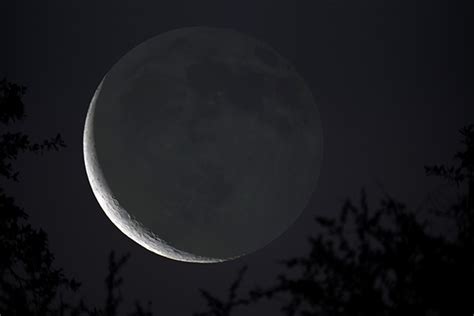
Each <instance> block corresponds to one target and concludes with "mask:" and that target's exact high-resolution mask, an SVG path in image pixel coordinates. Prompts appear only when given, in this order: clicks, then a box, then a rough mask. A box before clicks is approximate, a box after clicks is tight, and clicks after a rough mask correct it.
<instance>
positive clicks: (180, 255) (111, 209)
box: [83, 76, 233, 263]
mask: <svg viewBox="0 0 474 316" xmlns="http://www.w3.org/2000/svg"><path fill="white" fill-rule="evenodd" d="M106 77H107V76H106ZM106 77H105V78H106ZM105 78H104V79H103V80H102V82H101V83H100V84H99V86H98V88H97V90H96V91H95V93H94V96H93V98H92V101H91V104H90V107H89V110H88V112H87V117H86V123H85V128H84V138H83V148H84V164H85V167H86V173H87V177H88V178H89V183H90V186H91V188H92V191H93V192H94V195H95V197H96V199H97V201H98V202H99V205H100V206H101V208H102V210H103V211H104V212H105V214H106V215H107V217H108V218H109V219H110V220H111V221H112V222H113V223H114V224H115V226H117V228H118V229H119V230H120V231H121V232H122V233H124V234H125V235H126V236H128V237H129V238H130V239H132V240H133V241H135V242H136V243H138V244H139V245H141V246H142V247H144V248H145V249H148V250H149V251H151V252H154V253H156V254H158V255H161V256H163V257H166V258H169V259H173V260H178V261H184V262H194V263H217V262H223V261H227V260H231V259H233V258H227V259H222V258H209V257H201V256H196V255H194V254H191V253H188V252H185V251H182V250H179V249H176V248H174V247H173V246H171V245H170V244H168V243H167V242H166V241H165V240H163V239H161V238H159V237H158V236H157V235H156V234H154V233H153V232H152V231H150V230H149V229H148V228H147V227H145V226H143V225H142V224H141V223H140V222H139V221H137V220H136V219H135V218H133V217H132V216H131V215H130V214H129V213H128V212H127V211H126V210H125V209H124V208H123V207H122V206H121V205H120V202H119V201H118V200H117V199H116V198H115V197H114V195H113V193H112V191H111V190H110V187H109V185H108V184H107V181H106V179H105V177H104V175H103V174H102V171H101V169H100V166H99V163H98V161H97V155H96V149H95V141H94V124H93V122H94V112H95V107H96V103H97V97H98V96H99V94H100V91H101V88H102V83H103V82H104V80H105Z"/></svg>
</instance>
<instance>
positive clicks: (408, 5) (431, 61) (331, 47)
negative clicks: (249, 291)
mask: <svg viewBox="0 0 474 316" xmlns="http://www.w3.org/2000/svg"><path fill="white" fill-rule="evenodd" d="M363 3H364V4H360V1H337V0H336V1H326V0H324V1H312V2H311V5H303V4H301V3H297V2H296V1H219V2H217V1H216V2H215V3H212V2H209V1H206V2H204V1H190V0H187V1H123V0H117V1H88V0H87V1H18V0H15V1H3V2H2V4H1V5H0V21H1V22H0V23H1V24H0V26H1V29H2V41H1V49H0V77H3V76H6V77H7V78H8V79H9V80H11V81H14V82H17V83H20V84H23V85H26V86H27V87H28V92H27V95H26V97H25V98H24V102H25V104H26V113H27V115H28V116H29V117H28V119H27V120H26V122H25V123H24V124H23V125H22V127H23V128H24V129H25V130H26V131H27V132H29V133H31V134H32V135H33V136H34V137H37V139H41V138H43V137H48V136H54V135H55V134H56V133H57V132H60V133H61V134H62V136H63V138H64V140H65V142H66V144H67V148H65V149H63V150H61V151H60V152H59V153H48V154H45V155H43V156H33V155H26V156H25V157H24V158H22V159H21V160H20V161H19V162H18V163H19V168H20V170H21V171H22V174H21V178H20V182H18V183H16V184H9V187H8V189H10V190H11V192H14V195H15V197H17V199H18V202H19V204H20V205H22V206H23V207H24V208H25V210H26V211H27V212H28V213H29V214H30V219H31V221H32V223H33V224H34V225H35V226H37V227H41V228H43V229H44V230H45V231H46V232H47V233H48V235H49V240H50V246H51V249H52V251H53V253H54V254H55V256H56V261H57V265H58V266H60V267H63V268H64V270H65V271H66V274H67V275H70V276H74V277H75V278H77V279H78V280H80V281H82V284H83V286H82V290H83V293H85V297H86V299H87V300H89V301H91V302H93V303H100V302H102V301H103V300H104V290H103V278H104V277H105V274H106V272H107V270H106V260H107V255H108V253H109V251H110V250H112V249H114V250H116V251H117V252H118V253H125V252H130V253H131V259H130V261H129V263H128V264H127V265H126V267H125V269H124V271H123V277H124V282H125V283H124V286H123V289H122V293H123V295H124V297H125V300H126V304H125V305H129V304H130V303H133V301H134V300H135V299H140V300H142V301H145V302H146V301H147V300H149V299H150V300H152V301H153V306H154V311H155V313H156V314H162V315H189V314H191V313H192V312H194V311H198V310H201V309H202V307H203V306H204V301H203V300H202V299H201V297H200V296H199V293H198V288H206V289H209V290H211V291H214V292H216V293H220V292H222V293H226V290H227V287H228V285H229V283H230V282H231V281H232V280H233V278H234V276H235V273H236V272H237V270H238V268H239V267H241V266H243V265H248V266H249V273H248V277H247V279H246V285H247V286H250V285H252V284H254V283H267V282H269V281H271V280H272V279H273V277H274V276H275V275H276V274H277V273H278V271H279V269H280V268H279V266H278V265H277V264H276V263H275V261H276V260H277V259H281V258H287V257H289V256H291V255H296V254H301V253H303V252H304V251H305V250H307V245H306V237H307V236H308V235H309V234H311V232H313V230H314V228H315V225H314V224H313V220H312V219H313V218H314V216H315V215H323V214H325V215H331V214H336V212H337V211H339V209H340V206H341V204H342V201H343V200H344V199H345V198H346V197H354V198H356V197H357V196H358V194H359V192H360V190H361V188H362V187H364V188H366V189H367V191H368V194H369V198H370V197H371V198H370V201H371V202H372V204H374V203H375V202H376V201H377V198H379V197H380V195H381V194H382V192H387V193H389V194H391V195H392V196H394V197H395V198H397V199H399V200H401V201H403V202H406V203H407V204H409V205H411V206H417V205H419V204H420V203H421V201H422V200H423V198H424V197H425V196H426V195H427V194H428V193H429V192H430V191H431V190H433V189H434V188H435V187H436V185H437V182H436V181H434V179H431V178H427V177H426V176H425V173H424V169H423V166H424V165H425V164H434V163H443V162H449V161H450V160H451V158H452V154H453V153H454V152H455V151H456V150H457V149H458V148H459V145H458V140H459V136H458V129H459V128H461V127H462V126H463V125H465V124H467V123H469V122H472V121H473V118H474V106H472V105H473V101H474V100H473V99H474V98H473V90H472V88H473V70H474V69H473V59H472V56H474V52H473V44H472V38H474V37H473V34H468V31H467V30H468V29H470V27H472V21H473V12H474V11H473V10H472V7H468V5H467V3H468V1H466V4H464V3H463V2H461V1H458V2H457V1H445V2H444V3H440V2H438V1H363ZM468 24H470V25H468ZM200 25H203V26H212V27H228V28H232V29H234V30H236V31H240V32H243V33H245V34H248V35H250V36H253V37H255V38H257V39H260V40H262V41H264V42H266V43H268V44H269V45H270V46H272V47H273V48H275V49H276V50H277V51H278V52H279V53H280V54H281V55H282V56H284V57H286V58H287V59H288V60H290V61H291V62H292V63H293V65H294V66H295V68H296V69H297V71H298V72H299V73H300V74H301V75H302V77H303V78H305V80H306V82H307V83H308V85H309V87H310V88H311V91H312V93H313V95H314V98H315V101H316V102H317V104H318V106H319V111H320V113H321V120H322V126H323V138H324V156H323V163H322V167H321V175H320V178H319V183H318V187H317V189H316V191H315V192H314V194H313V196H312V198H311V200H310V201H309V203H308V205H307V207H306V209H305V211H304V213H303V215H302V216H301V217H300V218H299V219H298V221H297V222H296V223H295V225H293V226H292V227H291V228H290V229H289V231H287V232H286V233H285V234H284V235H283V236H281V237H280V238H278V239H277V240H275V241H274V242H273V243H271V244H270V245H268V246H267V247H265V248H264V249H262V250H259V251H257V252H255V253H253V254H251V255H248V256H246V257H243V258H241V259H238V260H235V261H230V262H225V263H220V264H209V265H202V264H189V263H182V262H177V261H172V260H169V259H165V258H163V257H160V256H158V255H155V254H153V253H151V252H149V251H147V250H145V249H144V248H142V247H141V246H139V245H138V244H136V243H135V242H133V241H132V240H131V239H129V238H128V237H126V236H125V235H124V234H122V233H121V232H120V231H119V230H118V229H117V228H116V227H115V225H113V224H112V223H111V222H110V220H109V219H108V218H107V217H106V215H105V214H104V212H103V211H102V210H101V208H100V207H99V205H98V203H97V201H96V199H95V197H94V195H93V193H92V190H91V188H90V185H89V182H88V180H87V176H86V172H85V168H84V161H83V154H82V137H83V128H84V122H85V117H86V112H87V109H88V107H89V103H90V101H91V98H92V96H93V93H94V91H95V89H96V87H97V85H98V84H99V82H100V81H101V80H102V77H103V76H104V75H105V74H106V73H107V72H108V71H109V69H110V68H111V67H112V65H114V64H115V63H116V62H117V61H118V59H119V58H120V57H121V56H123V55H124V54H125V53H127V52H128V51H129V50H130V49H132V48H133V47H135V46H136V45H138V44H139V43H141V42H143V41H144V40H146V39H148V38H150V37H153V36H155V35H158V34H160V33H162V32H165V31H169V30H172V29H175V28H180V27H186V26H200ZM127 307H129V306H124V308H123V309H122V311H128V310H129V308H127ZM264 311H265V312H269V311H273V310H272V309H271V308H267V307H265V306H257V307H255V308H251V310H246V311H245V312H243V314H242V315H262V313H263V312H264Z"/></svg>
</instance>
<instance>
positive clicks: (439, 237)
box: [196, 125, 474, 316]
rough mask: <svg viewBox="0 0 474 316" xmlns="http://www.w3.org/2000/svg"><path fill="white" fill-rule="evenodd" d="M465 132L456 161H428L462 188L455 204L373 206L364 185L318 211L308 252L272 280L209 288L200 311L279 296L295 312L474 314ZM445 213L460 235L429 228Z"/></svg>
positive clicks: (217, 311) (472, 131) (469, 135)
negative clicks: (227, 294)
mask: <svg viewBox="0 0 474 316" xmlns="http://www.w3.org/2000/svg"><path fill="white" fill-rule="evenodd" d="M461 136H462V137H463V144H464V147H465V149H464V151H460V152H458V153H457V154H456V155H455V161H456V162H457V163H458V164H457V165H455V166H445V165H437V166H427V167H426V173H427V174H428V175H436V176H439V177H442V178H444V179H447V180H449V181H452V182H453V183H454V185H456V186H457V188H458V189H459V190H460V191H461V192H460V193H461V194H460V198H459V200H457V201H453V203H452V205H451V206H450V207H449V208H448V209H434V210H429V213H428V214H429V216H428V217H427V218H422V217H421V216H419V214H418V213H417V212H416V211H414V210H410V209H409V208H407V207H406V206H405V205H404V204H402V203H400V202H397V201H395V200H394V199H393V198H391V197H390V196H388V195H385V196H384V197H383V198H382V199H381V201H380V203H379V205H378V206H377V207H375V208H371V207H369V203H368V199H367V195H366V193H365V192H364V191H362V193H361V197H360V200H359V202H358V203H354V202H353V201H351V200H350V199H348V200H346V202H345V203H344V205H343V206H342V209H341V212H340V213H339V215H338V216H337V217H335V218H327V217H317V218H316V225H317V228H316V229H315V231H316V233H315V234H314V236H311V237H309V238H308V242H309V245H310V250H309V252H308V253H306V254H305V255H302V256H298V257H294V258H290V259H286V260H283V261H281V264H282V265H283V267H284V270H283V272H282V273H281V274H279V275H278V276H277V278H276V282H275V283H274V284H273V285H271V286H266V287H263V286H259V287H256V288H254V289H252V290H251V291H250V292H249V293H248V294H246V295H244V296H243V298H240V299H236V298H235V297H233V298H232V299H227V300H226V301H225V300H222V299H219V298H218V297H217V296H215V295H212V294H210V293H208V292H202V295H203V298H204V299H205V301H206V302H207V305H208V311H207V312H204V313H201V314H196V315H215V316H230V315H231V314H232V313H233V312H234V311H235V309H236V308H238V307H242V306H245V305H250V304H252V303H255V302H259V301H262V300H265V299H267V300H274V299H276V298H279V300H278V301H281V300H283V301H284V303H283V304H282V306H281V311H282V313H283V314H285V315H288V316H290V315H297V314H298V315H302V316H309V315H323V316H325V315H404V314H408V315H454V314H458V315H462V314H463V315H464V314H465V313H467V314H469V313H472V312H473V311H474V306H473V305H474V303H473V301H472V287H473V284H474V259H473V258H474V256H472V251H473V249H474V248H473V245H474V243H473V236H474V231H473V227H474V226H473V221H472V219H473V205H474V204H473V193H474V192H473V190H474V185H473V179H474V177H473V175H474V172H473V170H474V125H470V126H467V127H465V128H463V129H462V130H461ZM462 184H467V190H465V191H467V193H466V192H465V191H463V189H462ZM438 217H441V218H442V219H443V220H444V221H454V223H455V227H456V228H457V229H456V232H457V234H456V236H454V238H450V237H449V236H447V234H446V232H443V231H442V232H438V233H434V232H432V231H431V230H430V229H429V228H430V225H431V223H432V221H431V220H432V219H433V218H438ZM295 275H296V276H295ZM241 280H242V275H239V277H238V284H240V282H241ZM232 291H234V292H235V289H232ZM232 302H237V303H235V304H232ZM229 304H230V305H229ZM222 306H230V308H227V309H223V308H222Z"/></svg>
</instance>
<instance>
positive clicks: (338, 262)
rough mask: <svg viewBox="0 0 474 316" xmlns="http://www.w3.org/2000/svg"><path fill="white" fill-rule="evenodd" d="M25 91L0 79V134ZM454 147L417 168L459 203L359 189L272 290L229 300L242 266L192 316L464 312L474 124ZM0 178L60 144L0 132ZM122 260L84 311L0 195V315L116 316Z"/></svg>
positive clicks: (473, 279)
mask: <svg viewBox="0 0 474 316" xmlns="http://www.w3.org/2000/svg"><path fill="white" fill-rule="evenodd" d="M25 92H26V89H25V88H24V87H22V86H20V85H16V84H14V83H11V82H8V81H7V80H6V79H4V80H2V81H0V124H1V125H2V126H3V127H4V128H6V127H10V126H11V125H12V124H14V123H18V122H21V121H22V120H23V119H24V118H25V117H26V115H25V111H24V104H23V102H22V97H23V95H24V93H25ZM461 136H462V137H463V145H464V150H463V151H460V152H458V153H457V154H456V155H455V157H454V161H455V162H456V164H455V165H449V166H447V165H434V166H427V167H425V170H426V173H427V175H433V176H438V177H441V178H443V179H446V180H447V181H449V182H451V183H452V184H453V186H454V187H455V188H456V189H457V190H458V191H459V192H460V194H459V199H457V200H455V201H453V203H452V204H451V205H450V206H449V207H448V208H445V209H430V210H429V211H430V212H429V213H428V214H429V216H427V217H426V216H425V217H423V216H420V214H419V213H417V212H416V211H414V210H411V209H410V208H408V207H407V206H405V205H404V204H402V203H400V202H398V201H395V200H394V199H393V198H391V197H390V196H389V195H385V196H383V198H382V199H381V200H380V202H379V203H378V205H377V206H376V207H375V208H373V207H370V206H369V202H368V198H367V195H366V193H365V192H364V191H362V192H361V196H360V199H359V201H358V202H357V203H355V202H353V201H352V200H350V199H348V200H346V202H345V203H344V205H343V206H342V209H341V212H340V213H339V215H338V216H337V217H335V218H326V217H317V218H316V227H317V228H316V230H315V233H314V235H313V236H310V237H309V238H308V243H309V246H310V249H309V252H308V253H306V254H304V255H301V256H298V257H294V258H290V259H286V260H282V261H281V262H280V263H281V265H282V268H283V271H282V272H281V273H280V274H279V275H278V276H277V277H276V280H275V282H274V284H271V285H269V286H257V287H255V288H253V289H252V290H250V291H249V292H248V293H245V294H243V295H239V289H240V287H241V285H242V282H243V281H244V275H245V272H246V271H247V267H244V268H242V269H241V270H240V271H239V272H238V274H237V277H236V280H235V281H234V282H233V283H232V284H231V286H230V287H229V289H228V295H227V296H226V297H225V298H224V299H222V298H219V297H217V296H216V295H214V294H211V293H210V292H208V291H206V290H201V295H202V297H203V298H204V300H205V301H206V303H207V311H204V312H200V313H195V314H194V315H196V316H230V315H232V314H233V313H234V311H235V310H236V309H238V308H250V306H251V305H252V304H255V303H258V302H265V301H274V300H276V299H277V298H278V302H283V303H282V306H281V311H282V313H283V314H285V315H297V314H299V315H303V316H308V315H322V316H325V315H355V316H357V315H382V316H384V315H402V314H410V315H412V314H419V315H452V314H463V313H468V314H469V313H472V312H473V306H472V303H471V301H472V300H471V296H472V294H471V291H472V284H474V256H472V255H471V252H472V250H473V249H474V248H473V247H474V232H473V229H474V125H469V126H466V127H465V128H463V129H462V130H461ZM0 137H1V139H0V175H1V178H2V179H3V180H5V181H6V183H8V181H18V180H19V172H18V171H17V170H16V169H15V168H14V162H15V160H16V159H17V158H18V157H19V155H20V154H22V153H27V152H33V153H40V154H41V153H44V152H46V151H50V150H59V149H60V148H62V147H65V144H64V141H63V140H62V138H61V136H60V135H57V136H55V137H53V138H50V139H46V140H43V141H40V142H33V141H31V140H30V137H29V136H28V135H26V134H24V133H22V132H9V131H3V130H2V134H1V135H0ZM438 218H441V219H442V220H443V221H446V222H447V221H450V222H453V223H454V225H455V227H456V228H457V229H456V234H455V236H454V237H449V238H448V236H447V234H445V232H444V231H441V232H433V231H432V230H430V227H431V225H432V222H433V221H434V220H436V219H438ZM128 259H129V255H128V254H125V255H123V256H119V257H117V256H116V255H115V253H114V252H111V253H110V255H109V260H108V275H107V276H106V278H105V291H106V300H105V302H104V305H103V306H102V307H96V306H91V305H90V304H88V303H86V302H85V301H84V299H82V298H79V297H78V293H77V292H78V290H79V288H80V284H79V282H77V281H76V280H74V279H73V278H68V277H66V276H65V274H64V271H63V270H62V269H60V268H57V267H56V266H55V265H54V256H53V254H52V253H51V251H50V250H49V248H48V239H47V235H46V233H45V232H44V231H42V230H41V229H35V228H33V227H32V226H31V225H30V224H29V223H28V216H27V214H26V213H25V211H24V210H23V209H22V208H20V207H19V206H17V205H16V203H15V200H14V199H13V198H12V197H11V196H9V195H8V194H7V192H6V191H5V189H4V188H0V314H2V315H22V316H23V315H25V316H26V315H89V316H113V315H118V314H119V307H120V305H121V304H122V302H123V297H122V295H121V291H120V288H121V285H122V283H123V280H122V278H121V277H120V272H121V269H122V268H123V266H124V265H125V264H126V262H127V261H128ZM128 315H130V316H151V315H152V312H151V302H148V304H147V307H146V308H145V307H143V306H142V305H141V304H140V303H139V302H136V303H135V306H134V310H133V311H132V312H131V313H129V314H128Z"/></svg>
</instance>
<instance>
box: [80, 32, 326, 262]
mask: <svg viewBox="0 0 474 316" xmlns="http://www.w3.org/2000/svg"><path fill="white" fill-rule="evenodd" d="M83 137H84V138H83V150H84V153H83V154H84V163H85V169H86V173H87V176H88V179H89V183H90V186H91V188H92V191H93V193H94V195H95V197H96V199H97V201H98V203H99V204H100V206H101V208H102V210H103V211H104V212H105V214H106V215H107V217H108V218H109V219H110V220H111V221H112V223H114V224H115V226H117V228H118V229H119V230H120V231H121V232H123V233H124V234H125V235H126V236H128V237H129V238H131V239H132V240H133V241H135V242H136V243H138V244H139V245H141V246H143V247H144V248H146V249H147V250H149V251H151V252H153V253H156V254H158V255H161V256H163V257H166V258H169V259H172V260H177V261H184V262H196V263H213V262H223V261H228V260H232V259H235V258H238V257H242V256H243V255H246V254H249V253H251V252H254V251H256V250H258V249H260V248H262V247H264V246H266V245H267V244H269V243H270V242H271V241H272V240H274V239H275V238H277V237H278V236H280V235H281V234H282V233H283V232H284V231H285V230H286V229H288V227H289V226H290V225H291V224H292V223H294V221H295V220H296V218H297V217H298V216H299V214H301V212H302V211H303V209H304V207H305V205H306V204H307V202H308V200H309V197H310V194H311V193H312V192H313V190H314V188H315V185H316V182H317V179H318V175H319V168H320V165H321V155H322V132H321V122H320V117H319V112H318V109H317V106H316V105H315V103H314V99H313V97H312V94H311V91H310V89H309V87H308V86H307V85H306V83H305V82H304V80H303V78H301V76H300V75H299V74H298V73H297V72H296V70H295V69H294V67H292V66H291V64H290V63H289V61H288V60H286V59H285V58H283V57H282V56H281V55H279V54H278V53H277V52H276V51H275V50H273V49H272V48H271V47H269V46H268V45H266V44H264V43H262V42H260V41H258V40H256V39H253V38H251V37H248V36H246V35H244V34H241V33H238V32H235V31H232V30H227V29H214V28H207V27H191V28H182V29H177V30H173V31H169V32H166V33H163V34H161V35H158V36H156V37H154V38H151V39H149V40H147V41H145V42H143V43H142V44H140V45H138V46H136V47H135V48H134V49H132V50H131V51H130V52H128V53H127V54H126V55H124V56H123V57H122V58H121V59H120V60H119V61H118V62H117V63H116V64H115V65H114V66H113V67H112V68H111V69H110V70H109V72H108V73H107V74H106V75H105V76H104V78H103V79H102V81H101V83H100V84H99V86H98V88H97V90H96V91H95V93H94V96H93V98H92V100H91V103H90V106H89V110H88V112H87V116H86V120H85V127H84V135H83Z"/></svg>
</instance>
